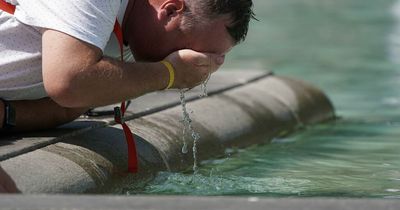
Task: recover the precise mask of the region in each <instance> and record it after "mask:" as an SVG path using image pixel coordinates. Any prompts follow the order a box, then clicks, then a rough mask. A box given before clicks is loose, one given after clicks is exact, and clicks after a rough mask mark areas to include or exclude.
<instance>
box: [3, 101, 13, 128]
mask: <svg viewBox="0 0 400 210" xmlns="http://www.w3.org/2000/svg"><path fill="white" fill-rule="evenodd" d="M0 101H1V102H2V104H3V109H2V110H3V117H2V118H0V119H3V120H2V125H1V126H0V128H2V129H11V128H14V127H15V126H16V114H15V108H14V107H13V106H12V105H11V104H10V103H9V102H8V101H6V100H3V99H0Z"/></svg>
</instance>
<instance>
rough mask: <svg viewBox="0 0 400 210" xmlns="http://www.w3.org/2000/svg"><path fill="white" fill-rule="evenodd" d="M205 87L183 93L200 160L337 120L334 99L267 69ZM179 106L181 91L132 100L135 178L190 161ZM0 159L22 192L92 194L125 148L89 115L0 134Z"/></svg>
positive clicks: (106, 122) (113, 131) (111, 127)
mask: <svg viewBox="0 0 400 210" xmlns="http://www.w3.org/2000/svg"><path fill="white" fill-rule="evenodd" d="M208 92H209V97H206V98H199V95H200V90H199V89H194V90H193V91H191V93H190V94H189V93H188V94H187V98H188V100H189V102H188V104H187V107H188V109H189V110H192V111H193V114H191V117H192V119H193V126H194V128H195V129H196V131H198V132H199V133H200V135H201V139H200V140H199V143H198V158H199V160H200V161H201V160H206V159H210V158H213V157H217V156H221V155H223V154H224V152H225V150H226V148H230V147H246V146H250V145H254V144H258V143H262V142H266V141H268V140H271V139H272V138H274V137H277V136H280V135H282V134H284V133H288V132H290V131H293V130H295V129H297V128H298V127H301V126H305V125H309V124H314V123H318V122H322V121H326V120H329V119H333V118H334V109H333V106H332V104H331V103H330V101H329V99H328V98H327V97H326V96H325V95H324V93H322V92H321V91H320V90H319V89H317V88H315V87H313V86H311V85H309V84H307V83H304V82H302V81H299V80H296V79H291V78H288V77H282V76H275V75H273V74H271V73H270V72H266V71H257V70H246V71H244V70H239V71H231V70H230V71H220V72H217V73H216V74H215V75H214V76H213V77H212V78H211V80H210V82H209V85H208ZM179 104H180V103H179V93H178V92H177V91H172V90H171V91H163V92H156V93H151V94H148V95H145V96H143V97H140V98H138V99H135V100H133V101H132V104H131V106H130V107H129V109H128V112H127V114H126V115H127V117H126V119H127V120H128V122H127V124H128V125H129V127H130V128H131V129H132V131H133V133H134V134H135V136H136V141H137V142H136V144H137V148H138V153H139V159H140V164H139V173H138V174H137V175H135V176H133V178H135V179H137V180H140V179H141V178H143V177H147V176H149V175H150V174H153V173H156V172H158V171H163V170H171V171H180V170H185V169H188V168H189V167H190V166H191V165H193V158H192V154H191V153H190V152H189V153H187V154H183V153H182V152H181V148H182V144H183V143H182V124H181V119H182V110H181V107H180V106H179ZM110 110H112V106H108V107H101V108H97V109H96V110H95V111H96V112H104V113H107V112H109V111H110ZM189 147H191V144H190V145H189ZM189 151H191V150H189ZM0 161H1V162H0V164H1V166H2V167H3V168H4V169H5V170H6V171H7V172H8V173H9V174H10V176H11V177H12V178H13V179H14V180H15V182H16V183H17V185H18V187H19V188H20V189H21V191H22V192H24V193H84V192H96V190H98V189H101V188H103V187H104V186H105V185H106V184H107V183H109V182H110V180H111V179H118V177H120V176H121V174H124V171H125V170H126V168H127V148H126V143H125V139H124V136H123V131H122V129H121V128H120V126H118V125H115V122H114V121H113V118H112V116H99V117H89V118H81V119H79V120H76V121H75V122H73V123H70V124H68V125H65V126H62V127H60V128H57V129H53V130H50V131H46V132H40V133H30V134H25V135H16V136H8V137H0ZM122 176H124V175H122ZM116 177H117V178H116Z"/></svg>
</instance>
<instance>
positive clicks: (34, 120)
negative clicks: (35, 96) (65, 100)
mask: <svg viewBox="0 0 400 210" xmlns="http://www.w3.org/2000/svg"><path fill="white" fill-rule="evenodd" d="M9 103H10V104H11V105H12V106H13V107H14V108H15V111H16V127H15V128H12V129H11V130H10V131H31V130H40V129H47V128H53V127H56V126H59V125H62V124H65V123H67V122H70V121H73V120H74V119H76V118H78V117H79V116H80V115H81V114H83V113H84V112H85V111H86V110H87V108H74V109H71V108H64V107H61V106H59V105H58V104H57V103H55V102H54V101H53V100H51V99H49V98H43V99H39V100H34V101H10V102H9ZM3 119H4V104H3V103H2V102H0V128H1V127H3ZM1 132H4V130H1V129H0V133H1Z"/></svg>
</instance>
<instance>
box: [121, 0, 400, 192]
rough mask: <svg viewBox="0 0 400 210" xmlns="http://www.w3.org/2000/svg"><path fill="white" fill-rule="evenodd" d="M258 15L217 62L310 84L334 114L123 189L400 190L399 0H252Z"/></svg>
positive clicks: (150, 190)
mask: <svg viewBox="0 0 400 210" xmlns="http://www.w3.org/2000/svg"><path fill="white" fill-rule="evenodd" d="M255 5H256V7H255V11H256V13H257V17H258V19H260V22H253V23H252V24H251V30H250V32H249V37H248V40H247V42H246V43H244V44H242V45H240V46H238V47H237V48H236V49H235V50H234V51H233V52H232V53H231V54H230V55H229V57H228V59H227V61H226V65H225V68H257V69H260V68H261V69H270V70H273V71H274V72H275V73H276V74H280V75H290V76H293V77H297V78H300V79H303V80H306V81H309V82H310V83H312V84H314V85H316V86H318V87H319V88H321V89H322V90H323V91H325V92H326V93H327V95H328V96H329V97H330V99H331V100H332V102H333V104H334V105H335V107H336V109H337V110H336V112H337V115H338V116H339V117H340V119H339V120H337V121H335V122H330V123H327V124H322V125H316V126H312V127H308V128H305V129H304V130H302V131H300V132H298V133H296V134H294V135H291V136H289V137H285V138H280V139H274V140H273V142H271V143H266V144H265V145H262V146H256V147H251V148H247V149H245V150H239V151H237V152H234V153H232V155H229V156H227V157H225V158H222V159H218V160H210V161H207V162H203V163H202V165H201V167H200V173H199V174H198V175H196V176H193V175H192V174H191V173H190V172H189V173H168V172H162V173H160V174H158V176H157V177H156V178H155V179H154V180H151V181H149V182H148V183H146V184H145V185H142V186H133V185H132V186H130V187H127V188H126V189H124V190H123V193H128V194H137V193H141V194H185V195H187V194H192V195H250V196H335V197H336V196H339V197H379V198H400V155H399V154H400V82H399V81H400V80H399V79H400V74H399V70H400V66H399V63H400V60H399V58H400V47H399V46H400V29H399V26H400V3H399V2H396V1H394V0H255Z"/></svg>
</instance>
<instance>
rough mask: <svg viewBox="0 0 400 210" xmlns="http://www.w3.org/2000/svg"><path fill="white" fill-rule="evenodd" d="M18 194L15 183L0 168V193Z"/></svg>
mask: <svg viewBox="0 0 400 210" xmlns="http://www.w3.org/2000/svg"><path fill="white" fill-rule="evenodd" d="M17 192H20V191H19V190H18V189H17V186H16V185H15V182H14V181H13V180H12V179H11V177H10V176H9V175H8V174H7V173H6V172H5V171H4V170H3V169H2V168H1V166H0V193H17Z"/></svg>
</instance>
